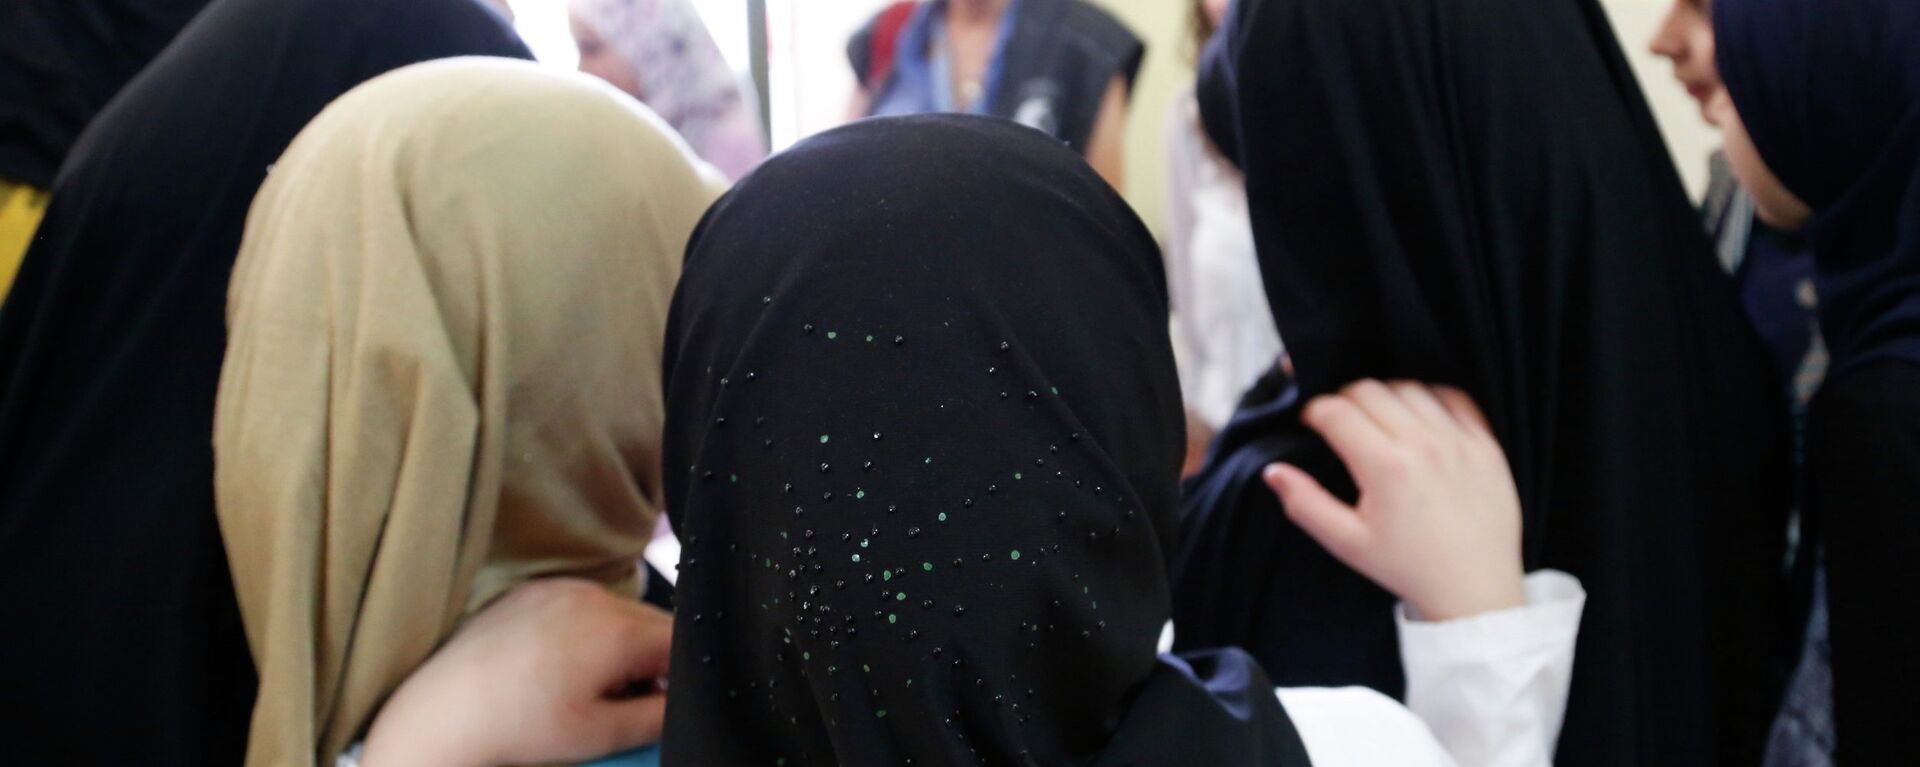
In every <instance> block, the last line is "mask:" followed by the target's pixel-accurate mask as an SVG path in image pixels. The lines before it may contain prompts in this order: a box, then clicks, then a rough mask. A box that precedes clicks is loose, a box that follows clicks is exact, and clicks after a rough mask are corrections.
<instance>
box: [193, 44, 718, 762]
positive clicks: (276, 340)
mask: <svg viewBox="0 0 1920 767" xmlns="http://www.w3.org/2000/svg"><path fill="white" fill-rule="evenodd" d="M691 157H692V154H691V153H690V152H689V151H688V149H687V148H686V146H685V145H684V144H682V143H681V141H680V139H679V138H677V137H676V136H675V135H674V132H673V130H672V129H671V128H669V127H667V126H666V125H665V124H664V123H663V122H662V121H661V120H660V119H659V118H657V117H655V116H654V115H653V114H652V113H650V112H648V111H646V109H645V108H644V107H642V106H640V105H639V104H637V103H635V102H634V101H633V100H632V99H629V98H628V97H626V96H625V95H623V94H620V93H619V92H617V91H615V90H614V89H613V88H611V87H608V86H605V85H603V84H600V83H599V82H597V81H594V80H592V79H591V78H588V77H586V76H584V75H574V74H570V73H560V72H555V71H551V70H547V69H542V68H540V67H538V66H537V65H533V64H529V63H524V62H513V61H507V60H499V59H477V58H469V59H452V60H446V61H439V62H433V63H427V64H420V65H415V66H411V67H407V68H404V69H400V70H397V71H395V72H392V73H389V74H387V75H384V76H382V77H379V78H376V79H374V80H371V81H369V82H367V83H366V84H364V85H361V86H360V87H358V88H355V89H354V90H352V91H351V92H349V93H347V94H346V95H345V96H342V97H341V98H340V99H339V100H338V101H335V102H334V103H333V104H332V105H330V106H328V107H327V109H326V111H324V112H322V113H321V114H320V116H319V117H317V118H315V119H314V121H313V122H312V123H311V124H310V125H308V126H307V128H306V129H305V130H304V131H302V132H301V133H300V135H299V137H298V138H297V139H295V140H294V142H293V144H292V146H291V147H289V148H288V150H287V153H286V154H285V155H284V156H282V157H281V158H280V162H279V163H277V164H276V165H275V166H274V168H273V170H272V173H271V177H270V178H269V179H268V181H267V183H266V185H265V186H264V187H262V189H261V191H260V194H259V196H258V197H257V198H256V199H255V200H254V203H253V208H252V210H251V212H250V213H249V215H248V218H247V229H246V236H245V239H244V240H243V241H242V244H241V249H240V257H239V260H238V262H237V264H236V266H235V268H234V274H233V282H232V288H231V293H230V296H229V299H228V306H227V324H228V326H229V330H230V334H231V335H230V339H229V341H228V347H227V356H226V363H225V367H224V369H223V370H222V372H221V378H220V399H219V404H218V407H217V410H216V415H215V428H214V431H215V434H214V446H215V454H216V471H215V474H216V477H215V479H216V490H217V493H218V501H219V513H220V528H221V533H222V535H223V537H224V538H225V541H226V545H227V550H228V556H229V558H230V561H231V565H232V569H233V577H234V584H235V587H236V589H237V591H238V594H239V599H240V609H241V615H242V616H243V618H244V619H245V622H246V629H247V640H248V642H249V644H250V645H251V647H252V650H253V657H254V662H255V663H256V664H257V666H258V668H259V672H260V693H259V699H258V702H257V703H256V704H255V707H254V712H253V729H252V742H251V743H250V744H249V746H248V752H247V764H248V765H250V767H265V766H266V765H311V764H315V763H316V762H318V763H321V764H327V765H330V764H332V761H333V759H334V758H335V756H336V755H337V754H338V753H339V752H340V751H341V750H343V748H344V747H345V746H346V745H348V744H349V743H350V742H351V741H352V740H353V739H354V738H355V737H357V736H359V735H360V734H361V730H362V729H363V728H364V727H366V726H367V725H368V724H369V723H370V720H371V718H372V715H373V714H374V713H375V712H376V711H377V709H378V707H379V705H380V704H381V703H382V702H383V701H384V700H385V698H386V696H388V695H389V694H391V693H392V692H393V690H394V689H395V688H396V687H397V686H398V685H399V684H400V682H401V681H403V680H404V679H405V678H406V676H407V675H408V674H409V673H410V672H411V671H413V669H414V668H416V667H417V666H418V665H419V664H420V663H422V662H423V661H424V660H425V659H426V658H427V657H428V655H430V654H431V653H432V652H433V650H434V648H435V647H436V646H437V645H438V643H439V642H440V641H441V640H443V639H445V638H446V637H447V636H448V635H449V634H450V633H452V631H453V629H454V628H455V626H456V625H457V624H458V623H459V621H460V620H461V619H462V618H463V617H464V616H466V615H467V614H468V613H470V612H472V611H473V610H476V609H478V608H479V607H480V606H482V605H484V604H485V603H486V602H487V601H488V600H491V599H492V598H494V597H495V596H498V595H499V594H500V593H501V592H503V591H505V590H507V589H509V588H511V587H512V586H514V585H516V584H518V583H520V582H522V581H525V580H527V579H529V578H534V577H539V576H546V575H558V574H568V575H577V576H585V577H589V578H594V579H597V580H599V581H601V582H603V583H606V584H608V585H609V586H610V587H616V588H626V589H633V588H634V587H635V583H636V578H635V560H636V559H637V558H638V557H639V556H640V554H641V550H642V548H643V547H644V546H645V544H646V542H647V540H648V537H649V534H650V532H651V531H652V529H653V522H654V520H655V518H656V516H657V511H658V508H659V504H660V500H661V477H660V430H661V426H662V424H661V420H662V411H661V390H660V355H661V346H662V343H663V337H664V325H665V322H666V316H667V304H668V300H669V297H670V295H671V293H672V290H673V286H674V282H675V280H676V279H677V278H678V277H679V273H680V260H681V256H682V251H683V249H684V247H685V244H686V240H687V237H688V235H689V233H690V232H691V231H692V229H693V226H694V224H695V222H696V221H697V219H698V218H699V216H700V214H701V213H702V212H703V211H704V210H705V209H706V207H707V205H708V204H709V203H710V202H712V200H713V199H714V197H715V196H717V194H718V192H719V189H718V186H719V183H721V182H720V181H719V177H718V175H717V174H716V173H714V171H712V169H711V168H707V167H706V166H704V165H701V164H699V161H698V160H694V159H690V158H691ZM629 593H631V592H629Z"/></svg>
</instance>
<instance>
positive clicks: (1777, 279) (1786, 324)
mask: <svg viewBox="0 0 1920 767" xmlns="http://www.w3.org/2000/svg"><path fill="white" fill-rule="evenodd" d="M1711 14H1712V0H1674V3H1673V6H1672V7H1671V8H1669V9H1668V11H1667V15H1666V18H1665V19H1664V20H1663V21H1662V22H1661V24H1660V26H1659V28H1658V29H1657V30H1656V31H1655V33H1654V36H1653V38H1652V40H1650V41H1649V43H1648V46H1647V47H1648V49H1649V50H1650V51H1652V52H1653V53H1654V55H1657V56H1661V57H1664V58H1666V59H1668V60H1670V61H1672V62H1673V77H1674V79H1675V80H1677V81H1679V83H1680V85H1681V86H1682V87H1684V88H1686V90H1687V95H1689V96H1692V97H1693V99H1694V101H1695V102H1696V103H1697V104H1698V105H1699V107H1700V115H1701V118H1702V119H1704V120H1706V121H1707V123H1708V124H1710V125H1714V126H1719V125H1720V123H1721V117H1722V115H1723V114H1724V113H1725V110H1726V108H1727V106H1728V103H1727V98H1728V96H1727V87H1726V84H1725V83H1723V82H1721V80H1720V68H1719V66H1718V64H1717V63H1716V62H1715V61H1714V43H1713V22H1712V17H1711ZM1708 168H1709V181H1708V184H1707V194H1706V199H1705V200H1704V201H1703V202H1702V204H1701V214H1702V216H1703V217H1704V218H1705V223H1706V226H1707V232H1708V234H1709V236H1711V237H1712V238H1713V243H1714V253H1715V255H1716V256H1717V257H1718V258H1719V260H1720V265H1721V266H1722V267H1724V268H1725V269H1726V270H1727V273H1728V274H1731V275H1732V276H1733V279H1734V284H1735V287H1736V288H1737V289H1738V290H1739V292H1740V302H1741V304H1742V305H1743V306H1744V307H1745V309H1746V313H1747V320H1748V321H1749V322H1751V323H1752V324H1753V327H1754V330H1755V331H1757V332H1758V333H1759V334H1760V338H1761V340H1762V341H1764V342H1765V343H1766V345H1767V349H1768V351H1769V352H1771V354H1772V357H1773V361H1774V365H1775V367H1776V370H1775V372H1776V373H1777V374H1778V376H1779V380H1780V385H1781V387H1782V390H1783V391H1785V392H1786V395H1787V403H1788V405H1789V408H1790V410H1789V412H1787V413H1783V414H1782V417H1783V418H1791V419H1792V421H1793V424H1794V428H1793V432H1794V445H1793V448H1794V470H1795V490H1794V495H1795V498H1796V499H1798V500H1800V501H1801V502H1804V477H1803V475H1802V473H1801V466H1802V464H1803V463H1804V460H1803V459H1804V457H1805V452H1804V431H1805V429H1804V424H1805V422H1806V414H1807V404H1808V402H1810V401H1811V400H1812V399H1813V393H1814V391H1815V390H1817V389H1818V388H1819V387H1820V379H1821V378H1822V376H1823V375H1824V374H1825V373H1826V369H1827V350H1826V346H1825V345H1824V344H1823V343H1822V342H1821V340H1820V327H1819V317H1818V306H1817V304H1818V302H1817V300H1816V296H1815V290H1814V285H1813V252H1812V251H1811V250H1810V249H1809V248H1808V245H1807V241H1806V238H1805V237H1804V236H1802V235H1801V234H1800V233H1797V232H1790V231H1783V230H1780V229H1777V228H1774V227H1773V226H1770V225H1768V224H1767V222H1766V221H1764V220H1762V219H1761V218H1760V217H1759V216H1757V215H1755V211H1754V199H1753V195H1752V194H1750V193H1748V192H1747V190H1746V189H1745V188H1744V187H1742V186H1741V185H1740V182H1739V181H1738V180H1737V179H1736V178H1735V177H1734V174H1733V167H1732V165H1731V164H1730V163H1729V162H1728V161H1727V154H1726V152H1725V151H1724V150H1716V151H1714V152H1713V154H1712V155H1711V156H1710V157H1709V158H1708ZM1799 519H1801V517H1800V516H1799V515H1798V514H1797V515H1796V524H1795V525H1794V527H1793V528H1792V530H1793V532H1794V533H1795V536H1794V537H1795V540H1794V542H1793V543H1794V550H1793V551H1792V552H1791V556H1792V557H1793V559H1792V563H1793V567H1794V569H1795V581H1796V584H1795V588H1796V589H1797V590H1805V591H1807V592H1811V593H1809V594H1808V595H1807V596H1806V597H1803V598H1801V599H1800V600H1799V601H1800V602H1801V603H1804V604H1806V605H1808V606H1807V607H1804V608H1803V607H1801V606H1799V605H1795V606H1794V607H1792V608H1790V609H1788V610H1787V611H1786V614H1784V615H1782V616H1781V620H1782V621H1784V622H1786V623H1787V624H1788V625H1792V626H1798V625H1800V622H1801V621H1802V620H1805V621H1806V634H1805V641H1804V649H1803V651H1802V655H1801V659H1800V664H1799V669H1798V670H1797V671H1796V672H1795V674H1794V678H1793V682H1792V683H1791V685H1790V686H1789V687H1788V692H1787V697H1786V699H1785V700H1784V701H1782V703H1781V712H1780V717H1779V719H1777V720H1776V721H1775V723H1774V731H1773V736H1772V738H1771V742H1770V743H1769V745H1768V755H1767V760H1768V761H1767V763H1768V764H1770V765H1779V766H1780V767H1787V766H1788V765H1827V764H1831V763H1832V758H1833V757H1832V753H1833V697H1832V696H1833V690H1832V676H1831V669H1830V661H1829V658H1828V647H1827V626H1826V605H1825V599H1824V597H1823V595H1821V594H1820V591H1821V580H1822V578H1821V577H1820V575H1819V573H1818V569H1819V553H1818V552H1817V550H1816V549H1815V547H1814V543H1815V541H1814V540H1813V539H1812V537H1811V536H1808V535H1805V534H1804V532H1805V528H1804V526H1803V525H1801V524H1799V523H1798V520H1799Z"/></svg>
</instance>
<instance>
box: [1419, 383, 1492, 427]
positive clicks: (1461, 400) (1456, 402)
mask: <svg viewBox="0 0 1920 767" xmlns="http://www.w3.org/2000/svg"><path fill="white" fill-rule="evenodd" d="M1433 396H1434V398H1435V399H1438V400H1439V401H1440V404H1441V405H1442V406H1444V407H1446V409H1447V412H1449V413H1451V414H1453V419H1454V420H1455V421H1458V422H1459V423H1460V424H1461V425H1462V426H1464V427H1465V428H1466V429H1467V431H1468V432H1470V433H1473V434H1475V435H1477V436H1480V437H1483V438H1487V439H1492V438H1493V427H1491V426H1488V425H1487V416H1486V414H1484V413H1481V412H1480V407H1479V406H1478V405H1475V404H1473V398H1472V397H1469V396H1467V393H1466V392H1463V391H1460V390H1459V389H1455V388H1453V387H1451V386H1435V387H1433Z"/></svg>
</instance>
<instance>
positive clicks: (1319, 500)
mask: <svg viewBox="0 0 1920 767" xmlns="http://www.w3.org/2000/svg"><path fill="white" fill-rule="evenodd" d="M1302 420H1304V421H1305V422H1306V424H1307V425H1308V426H1311V427H1313V429H1314V430H1315V431H1318V432H1319V433H1320V435H1321V436H1322V437H1325V438H1326V440H1327V443H1328V444H1329V445H1330V446H1331V447H1332V448H1333V450H1334V452H1336V453H1338V454H1339V455H1340V458H1341V460H1343V461H1345V462H1346V464H1347V467H1348V470H1349V471H1350V472H1352V474H1353V477H1354V483H1355V485H1356V486H1358V487H1359V490H1360V497H1359V502H1358V503H1357V504H1354V505H1348V504H1346V503H1343V502H1342V501H1340V500H1339V499H1338V498H1335V497H1334V496H1333V494H1331V493H1329V492H1327V490H1326V488H1324V487H1322V486H1321V485H1320V483H1319V482H1317V481H1315V480H1314V479H1313V478H1312V477H1311V476H1309V475H1308V474H1307V473H1306V472H1304V471H1301V470H1300V469H1299V468H1298V467H1295V466H1291V465H1289V464H1285V463H1274V464H1270V465H1268V466H1267V468H1266V472H1265V477H1264V478H1265V479H1266V481H1267V484H1268V486H1270V487H1272V488H1273V491H1274V493H1276V494H1277V495H1279V497H1280V501H1281V504H1282V506H1283V507H1285V509H1286V512H1287V516H1288V518H1290V519H1292V520H1293V522H1294V524H1297V525H1299V526H1300V528H1301V529H1303V530H1305V531H1306V532H1307V534H1309V535H1311V536H1313V537H1314V539H1315V540H1317V541H1319V542H1320V545H1322V546H1325V547H1326V549H1327V551H1328V552H1329V553H1331V554H1333V555H1334V556H1335V557H1338V558H1339V559H1340V561H1342V562H1345V563H1346V564H1347V566H1349V567H1352V568H1353V569H1354V570H1356V571H1359V572H1360V573H1361V574H1362V575H1365V576H1367V577H1368V578H1370V579H1372V580H1373V581H1374V582H1375V583H1378V584H1380V586H1381V587H1382V588H1385V589H1387V590H1388V591H1391V592H1393V593H1394V595H1395V596H1398V597H1400V598H1401V599H1402V600H1405V601H1406V602H1407V603H1408V604H1409V605H1412V606H1413V608H1414V609H1415V610H1417V611H1418V612H1419V613H1420V615H1421V616H1422V617H1423V618H1425V619H1426V620H1433V621H1443V620H1451V619H1454V618H1463V617H1467V616H1471V615H1477V614H1480V613H1484V612H1489V611H1493V610H1499V609H1503V608H1507V607H1515V606H1519V605H1522V604H1525V603H1526V595H1525V593H1524V590H1523V588H1522V581H1523V577H1524V572H1525V571H1524V568H1523V567H1522V566H1521V563H1520V500H1519V496H1518V494H1517V493H1516V492H1515V490H1514V485H1513V476H1512V473H1511V472H1510V471H1509V469H1508V467H1507V461H1506V456H1505V455H1504V454H1503V453H1502V451H1501V449H1500V443H1499V442H1498V441H1496V440H1495V439H1494V436H1493V433H1492V431H1490V430H1489V429H1488V427H1487V421H1486V418H1485V416H1483V415H1481V413H1480V409H1479V408H1478V407H1476V406H1475V405H1474V404H1473V401H1472V400H1471V399H1470V398H1468V397H1467V395H1466V394H1464V393H1462V392H1460V391H1459V390H1456V389H1452V388H1448V387H1441V386H1433V387H1430V386H1427V385H1425V384H1420V383H1414V382H1410V381H1396V382H1392V383H1381V382H1380V381H1376V380H1372V379H1367V380H1361V381H1357V382H1355V383H1352V384H1349V385H1348V386H1347V387H1346V388H1344V389H1342V390H1341V391H1340V393H1339V394H1336V395H1326V396H1321V397H1318V398H1315V399H1314V400H1313V401H1312V402H1309V403H1308V404H1307V407H1306V410H1305V412H1304V414H1303V417H1302Z"/></svg>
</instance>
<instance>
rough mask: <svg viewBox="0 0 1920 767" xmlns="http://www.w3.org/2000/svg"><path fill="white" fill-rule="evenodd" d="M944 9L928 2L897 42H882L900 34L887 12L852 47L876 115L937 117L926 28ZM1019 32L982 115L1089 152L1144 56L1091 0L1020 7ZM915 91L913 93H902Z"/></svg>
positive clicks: (1013, 11)
mask: <svg viewBox="0 0 1920 767" xmlns="http://www.w3.org/2000/svg"><path fill="white" fill-rule="evenodd" d="M944 7H945V5H944V3H941V2H937V1H935V2H923V3H921V4H920V5H919V6H918V7H916V8H915V9H914V14H913V16H912V17H910V18H909V20H908V21H907V23H906V24H905V25H904V26H902V27H900V28H899V29H898V30H897V31H895V33H894V34H895V35H896V37H895V38H894V39H893V40H887V41H876V40H875V37H876V35H883V34H886V33H887V28H888V27H891V26H892V25H890V24H887V23H885V21H886V20H887V19H888V13H887V12H886V11H882V12H881V13H880V14H879V15H876V16H875V17H874V18H873V20H871V21H869V22H868V23H867V25H866V26H865V27H862V28H861V30H860V31H859V32H856V33H854V36H853V38H852V39H851V40H850V41H849V42H848V43H847V58H848V61H849V62H850V63H851V64H852V66H853V69H854V75H855V77H856V78H858V79H859V80H860V83H861V86H862V87H863V88H865V89H866V90H867V92H868V93H869V94H870V95H871V101H870V102H869V103H870V114H874V115H879V114H911V113H919V112H928V111H935V110H936V107H935V105H934V103H933V102H932V101H931V100H929V99H927V98H923V96H925V94H923V93H921V91H924V90H928V89H932V88H940V87H945V85H946V84H945V83H941V82H936V81H934V80H933V78H931V77H930V72H929V69H928V66H927V63H926V62H927V59H928V57H929V55H930V53H929V51H928V43H929V40H928V31H927V30H928V29H929V28H930V27H931V26H932V25H933V23H934V19H933V18H932V17H933V14H936V13H941V12H942V11H943V9H944ZM1007 13H1008V14H1009V15H1010V16H1011V18H1010V19H1009V22H1010V24H1011V26H1010V27H1009V28H1007V31H1006V32H1005V34H1003V35H1002V39H1001V41H1000V44H999V46H998V50H996V51H995V54H994V63H993V65H992V66H990V67H989V68H988V74H989V75H994V76H993V77H992V78H991V80H992V81H991V82H989V83H987V84H986V94H985V101H986V103H984V104H982V105H980V108H979V109H978V110H976V111H978V112H979V113H981V114H987V115H992V116H994V117H1000V118H1004V119H1008V120H1013V121H1015V122H1018V123H1021V124H1023V125H1026V126H1027V127H1030V128H1035V129H1038V130H1040V131H1043V132H1045V133H1047V134H1049V135H1052V136H1053V137H1054V138H1056V139H1059V140H1061V141H1064V142H1066V143H1067V144H1068V145H1069V146H1072V147H1073V148H1074V149H1076V150H1079V151H1081V152H1085V151H1086V150H1087V142H1088V141H1089V140H1090V139H1091V138H1092V136H1093V128H1094V123H1095V122H1096V121H1098V119H1099V117H1100V104H1101V102H1102V100H1103V99H1104V98H1105V97H1106V93H1107V84H1108V83H1110V82H1112V81H1113V78H1114V77H1116V76H1118V77H1120V78H1121V79H1123V80H1124V81H1125V82H1126V83H1127V87H1128V88H1129V89H1131V88H1132V86H1133V79H1134V75H1135V74H1137V73H1138V72H1139V70H1140V61H1141V58H1142V57H1143V56H1144V55H1145V53H1146V48H1145V46H1143V45H1142V44H1141V42H1140V39H1139V38H1138V37H1135V36H1134V34H1133V33H1132V32H1131V31H1129V30H1128V29H1127V28H1126V26H1125V25H1123V24H1121V23H1120V22H1119V21H1118V20H1116V19H1114V18H1113V17H1112V16H1109V15H1108V14H1107V13H1106V12H1105V11H1102V10H1100V9H1099V8H1095V7H1094V6H1092V5H1089V4H1088V3H1086V2H1084V0H1014V2H1013V4H1012V5H1010V6H1009V7H1008V9H1007ZM877 42H878V43H881V44H883V45H884V46H885V47H887V48H889V49H891V50H892V52H893V60H892V62H891V64H892V65H891V66H885V67H880V68H878V71H876V67H875V66H874V64H875V62H874V61H873V59H874V57H873V56H872V50H873V47H874V45H875V44H876V43H877ZM908 90H911V91H914V93H911V94H905V93H901V91H908Z"/></svg>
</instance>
